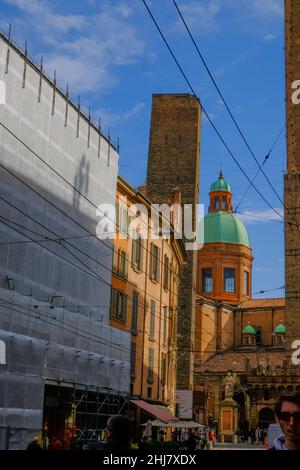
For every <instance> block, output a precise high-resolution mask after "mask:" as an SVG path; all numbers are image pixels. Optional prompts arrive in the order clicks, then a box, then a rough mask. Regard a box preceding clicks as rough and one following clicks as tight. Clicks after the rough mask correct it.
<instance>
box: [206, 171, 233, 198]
mask: <svg viewBox="0 0 300 470" xmlns="http://www.w3.org/2000/svg"><path fill="white" fill-rule="evenodd" d="M213 191H227V192H229V193H230V192H231V188H230V185H229V184H228V183H227V181H225V180H224V176H223V173H222V171H220V175H219V179H217V180H216V181H215V182H214V183H213V184H212V185H211V188H210V192H213Z"/></svg>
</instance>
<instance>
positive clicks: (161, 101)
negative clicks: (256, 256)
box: [147, 94, 201, 390]
mask: <svg viewBox="0 0 300 470" xmlns="http://www.w3.org/2000/svg"><path fill="white" fill-rule="evenodd" d="M200 124H201V108H200V105H199V102H198V100H197V98H196V97H194V96H191V95H188V94H171V95H167V94H163V95H153V100H152V115H151V129H150V142H149V158H148V172H147V196H148V197H149V199H150V200H151V202H152V203H155V204H163V203H166V202H167V201H169V200H170V195H171V193H172V191H174V189H175V188H177V190H179V191H180V193H181V205H182V206H183V205H184V204H192V205H193V224H194V225H195V210H196V207H195V206H196V204H197V203H198V192H199V167H200ZM193 230H195V226H194V227H193ZM196 265H197V251H189V252H188V262H187V264H186V265H185V266H184V267H183V268H182V270H181V272H180V289H179V308H178V312H177V318H178V323H177V331H178V335H177V346H178V361H177V389H178V390H191V389H192V386H193V365H194V357H193V350H194V344H193V338H194V330H195V286H196Z"/></svg>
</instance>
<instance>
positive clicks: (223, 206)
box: [222, 197, 226, 209]
mask: <svg viewBox="0 0 300 470" xmlns="http://www.w3.org/2000/svg"><path fill="white" fill-rule="evenodd" d="M222 209H226V198H225V197H222Z"/></svg>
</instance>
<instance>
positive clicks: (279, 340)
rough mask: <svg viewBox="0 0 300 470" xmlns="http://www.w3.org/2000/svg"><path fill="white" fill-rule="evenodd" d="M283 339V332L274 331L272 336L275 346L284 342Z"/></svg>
mask: <svg viewBox="0 0 300 470" xmlns="http://www.w3.org/2000/svg"><path fill="white" fill-rule="evenodd" d="M284 339H285V337H284V335H283V334H279V333H275V335H274V336H273V344H274V345H275V346H279V345H281V344H283V343H284Z"/></svg>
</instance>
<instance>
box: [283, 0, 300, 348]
mask: <svg viewBox="0 0 300 470" xmlns="http://www.w3.org/2000/svg"><path fill="white" fill-rule="evenodd" d="M285 32H286V129H287V172H286V175H285V207H286V211H285V219H286V224H285V265H286V268H285V269H286V326H287V347H288V348H290V346H291V342H292V340H293V339H300V228H299V225H300V104H293V101H292V95H293V93H294V91H295V90H294V89H293V88H292V84H293V82H294V81H296V80H300V1H299V0H286V2H285ZM296 221H297V224H299V225H298V226H297V225H296Z"/></svg>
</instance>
